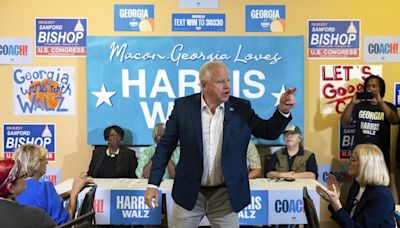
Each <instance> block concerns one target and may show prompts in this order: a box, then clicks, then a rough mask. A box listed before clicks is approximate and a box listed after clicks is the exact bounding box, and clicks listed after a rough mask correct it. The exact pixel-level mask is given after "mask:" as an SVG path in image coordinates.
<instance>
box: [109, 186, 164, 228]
mask: <svg viewBox="0 0 400 228" xmlns="http://www.w3.org/2000/svg"><path fill="white" fill-rule="evenodd" d="M144 192H145V190H111V200H110V224H143V225H159V224H161V204H160V206H159V207H156V208H154V209H150V208H149V207H148V206H147V205H146V204H145V202H144ZM158 198H159V199H161V198H162V197H161V191H158Z"/></svg>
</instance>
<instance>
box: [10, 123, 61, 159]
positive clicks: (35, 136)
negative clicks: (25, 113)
mask: <svg viewBox="0 0 400 228" xmlns="http://www.w3.org/2000/svg"><path fill="white" fill-rule="evenodd" d="M3 132H4V157H6V158H11V157H12V154H13V152H14V151H15V149H17V148H18V147H19V146H21V145H24V144H27V143H30V144H37V145H40V146H43V147H44V148H46V149H47V151H48V153H47V160H48V161H55V160H56V156H55V140H56V136H55V125H54V124H4V125H3Z"/></svg>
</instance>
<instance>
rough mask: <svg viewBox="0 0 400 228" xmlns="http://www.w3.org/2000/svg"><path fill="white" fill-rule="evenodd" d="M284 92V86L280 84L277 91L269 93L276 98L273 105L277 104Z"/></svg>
mask: <svg viewBox="0 0 400 228" xmlns="http://www.w3.org/2000/svg"><path fill="white" fill-rule="evenodd" d="M285 92H286V89H285V86H284V85H282V88H281V91H280V92H279V93H271V94H272V96H274V97H275V98H276V102H275V107H276V106H278V105H279V100H280V99H281V96H282V94H283V93H285Z"/></svg>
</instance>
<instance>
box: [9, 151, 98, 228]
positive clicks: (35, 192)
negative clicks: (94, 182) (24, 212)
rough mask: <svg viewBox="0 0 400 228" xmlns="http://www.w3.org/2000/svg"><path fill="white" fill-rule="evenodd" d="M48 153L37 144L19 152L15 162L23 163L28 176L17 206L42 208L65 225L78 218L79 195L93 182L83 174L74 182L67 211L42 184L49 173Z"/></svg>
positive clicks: (51, 189) (52, 190)
mask: <svg viewBox="0 0 400 228" xmlns="http://www.w3.org/2000/svg"><path fill="white" fill-rule="evenodd" d="M46 155H47V150H46V149H45V148H43V147H42V146H38V145H35V144H25V145H22V146H20V147H19V148H17V149H16V150H15V152H14V158H15V159H16V160H18V161H19V162H21V164H22V170H23V171H24V172H26V174H27V177H28V178H27V180H26V190H25V191H24V192H22V193H21V194H20V195H19V196H17V201H18V203H20V204H22V205H27V206H34V207H39V208H42V209H43V210H44V211H46V212H47V214H48V215H50V217H52V218H53V219H54V221H55V222H56V223H57V224H63V223H65V222H67V221H68V220H70V219H73V218H74V217H75V209H76V204H77V198H78V194H79V192H80V191H81V189H82V188H83V187H84V186H85V185H86V184H88V183H90V182H91V179H88V178H87V175H86V173H81V174H80V175H79V176H78V177H76V178H75V179H74V182H73V184H72V189H71V193H70V200H69V204H68V209H65V208H64V206H63V201H62V200H61V198H60V196H59V195H58V194H57V191H56V189H55V188H54V186H53V184H52V183H51V182H49V181H39V179H40V178H41V177H42V176H43V175H44V174H45V173H46V168H47V164H48V161H47V159H46Z"/></svg>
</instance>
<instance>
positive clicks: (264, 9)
mask: <svg viewBox="0 0 400 228" xmlns="http://www.w3.org/2000/svg"><path fill="white" fill-rule="evenodd" d="M285 19H286V13H285V6H284V5H248V6H246V32H284V31H285Z"/></svg>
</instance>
